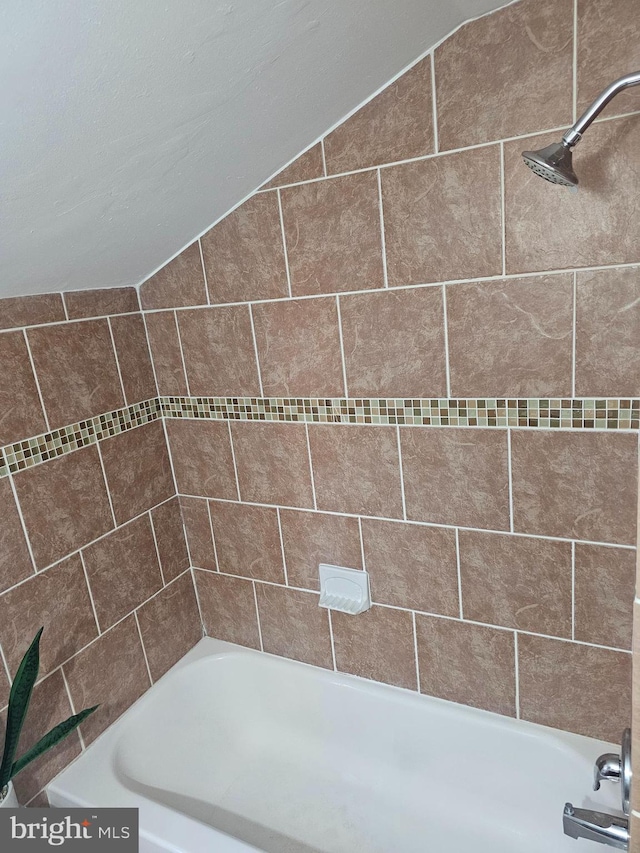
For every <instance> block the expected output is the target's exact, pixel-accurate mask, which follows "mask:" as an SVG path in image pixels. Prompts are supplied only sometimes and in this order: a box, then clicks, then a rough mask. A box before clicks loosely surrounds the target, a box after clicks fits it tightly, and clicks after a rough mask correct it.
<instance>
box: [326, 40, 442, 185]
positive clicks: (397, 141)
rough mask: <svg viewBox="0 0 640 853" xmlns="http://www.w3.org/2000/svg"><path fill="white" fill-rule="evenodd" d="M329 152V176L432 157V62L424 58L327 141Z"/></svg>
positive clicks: (333, 133)
mask: <svg viewBox="0 0 640 853" xmlns="http://www.w3.org/2000/svg"><path fill="white" fill-rule="evenodd" d="M324 149H325V155H326V159H327V170H328V172H329V173H330V174H331V173H333V174H335V173H336V172H350V171H351V170H353V169H363V168H366V167H367V166H377V165H379V164H381V163H393V162H394V161H396V160H408V159H409V158H411V157H421V156H422V155H424V154H431V153H432V152H433V108H432V105H431V58H430V57H429V56H427V57H426V58H425V59H422V60H421V61H420V62H418V63H417V64H416V65H414V66H413V68H410V69H409V71H406V72H405V73H404V74H403V75H402V77H400V78H398V80H396V81H395V82H394V83H391V84H390V85H389V86H387V88H386V89H385V90H384V91H383V92H381V93H380V94H379V95H377V96H376V97H375V98H374V99H373V100H372V101H369V103H368V104H365V106H364V107H361V108H360V109H359V110H358V112H357V113H355V114H354V115H352V116H351V118H348V119H347V120H346V121H345V122H343V124H341V125H340V126H339V127H337V128H336V129H335V130H334V131H333V132H332V133H330V134H329V135H328V136H327V137H325V140H324Z"/></svg>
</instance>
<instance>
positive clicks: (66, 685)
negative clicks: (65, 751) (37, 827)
mask: <svg viewBox="0 0 640 853" xmlns="http://www.w3.org/2000/svg"><path fill="white" fill-rule="evenodd" d="M58 668H59V670H60V675H61V676H62V683H63V684H64V689H65V690H66V692H67V699H68V700H69V707H70V708H71V713H72V714H73V715H74V716H75V714H77V713H78V711H77V709H76V703H75V702H74V701H73V696H72V695H71V688H70V687H69V682H68V681H67V674H66V672H65V671H64V667H63V666H60V667H58ZM54 672H55V670H54ZM51 674H52V675H53V673H51ZM80 729H81V727H80V726H78V727H77V728H76V731H77V733H78V738H79V739H80V749H81V751H82V752H84V751H85V749H86V748H87V745H86V743H85V741H84V737H83V736H82V732H81V730H80ZM47 784H48V783H47ZM46 787H47V786H46V785H45V786H44V788H43V789H42V790H43V791H44V790H45V789H46ZM39 793H41V792H39ZM37 796H38V794H36V797H37ZM32 799H35V798H33V797H32ZM29 802H31V800H29Z"/></svg>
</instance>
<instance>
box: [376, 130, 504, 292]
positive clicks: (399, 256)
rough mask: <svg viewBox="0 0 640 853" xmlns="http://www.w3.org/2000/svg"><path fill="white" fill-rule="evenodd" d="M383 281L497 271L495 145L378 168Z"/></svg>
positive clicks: (499, 252)
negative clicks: (384, 263) (385, 274)
mask: <svg viewBox="0 0 640 853" xmlns="http://www.w3.org/2000/svg"><path fill="white" fill-rule="evenodd" d="M381 177H382V203H383V210H384V230H385V240H386V252H387V269H388V275H389V286H391V287H393V286H396V285H401V284H423V283H429V282H437V281H447V280H450V279H460V278H480V277H482V276H490V275H499V274H500V273H501V272H502V248H501V239H502V225H501V213H500V150H499V147H498V146H497V145H494V146H489V147H487V148H477V149H473V150H470V151H462V152H460V153H457V154H447V155H445V156H443V157H435V158H433V159H430V160H422V161H418V162H416V163H405V164H403V165H400V166H393V167H392V168H390V169H383V170H382V172H381Z"/></svg>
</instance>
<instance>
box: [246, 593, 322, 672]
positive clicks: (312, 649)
mask: <svg viewBox="0 0 640 853" xmlns="http://www.w3.org/2000/svg"><path fill="white" fill-rule="evenodd" d="M256 592H257V594H258V612H259V614H260V629H261V631H262V643H263V646H264V650H265V652H270V653H271V654H274V655H282V656H283V657H287V658H293V659H294V660H300V661H303V662H304V663H310V664H313V666H322V667H325V669H333V658H332V656H331V637H330V635H329V617H328V615H327V611H326V610H325V609H323V608H321V607H318V596H317V595H314V594H313V593H311V592H299V591H298V590H293V589H286V588H285V587H282V586H268V585H267V584H262V583H261V584H256Z"/></svg>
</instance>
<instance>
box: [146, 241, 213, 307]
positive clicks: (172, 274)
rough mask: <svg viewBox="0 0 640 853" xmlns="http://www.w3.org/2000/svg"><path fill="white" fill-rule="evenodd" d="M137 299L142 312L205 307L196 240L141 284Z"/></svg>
mask: <svg viewBox="0 0 640 853" xmlns="http://www.w3.org/2000/svg"><path fill="white" fill-rule="evenodd" d="M140 300H141V302H142V307H143V308H145V309H149V308H180V307H188V306H189V305H206V304H207V291H206V288H205V283H204V274H203V272H202V260H201V258H200V247H199V245H198V242H197V241H196V242H195V243H192V244H191V245H190V246H188V247H187V248H186V249H185V250H184V251H183V252H181V253H180V254H179V255H178V256H177V257H176V258H174V259H173V260H172V261H169V263H168V264H166V266H164V267H162V269H161V270H160V271H159V272H157V273H156V274H155V275H153V276H151V278H149V279H147V280H146V281H145V282H143V283H142V285H141V286H140Z"/></svg>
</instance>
